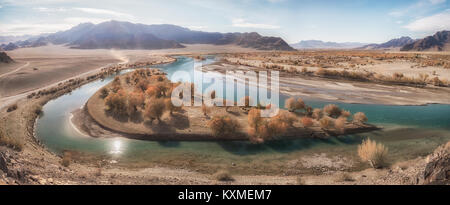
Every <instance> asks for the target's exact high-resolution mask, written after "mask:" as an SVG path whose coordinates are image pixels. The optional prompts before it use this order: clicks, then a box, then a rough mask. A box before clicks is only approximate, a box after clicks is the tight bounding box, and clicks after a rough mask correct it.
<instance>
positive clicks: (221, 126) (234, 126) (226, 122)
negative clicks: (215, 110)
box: [208, 115, 240, 137]
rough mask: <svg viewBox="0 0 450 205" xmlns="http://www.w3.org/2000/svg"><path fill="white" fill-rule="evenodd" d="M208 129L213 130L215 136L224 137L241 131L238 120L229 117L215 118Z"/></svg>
mask: <svg viewBox="0 0 450 205" xmlns="http://www.w3.org/2000/svg"><path fill="white" fill-rule="evenodd" d="M208 127H209V128H210V129H211V131H212V133H213V135H214V136H217V137H224V136H230V135H234V134H236V133H237V132H238V130H239V127H240V126H239V123H238V121H237V120H235V119H233V118H231V117H230V116H227V115H222V116H214V117H213V118H212V119H211V120H210V121H209V122H208Z"/></svg>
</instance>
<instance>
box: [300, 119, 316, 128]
mask: <svg viewBox="0 0 450 205" xmlns="http://www.w3.org/2000/svg"><path fill="white" fill-rule="evenodd" d="M300 121H301V122H302V125H303V127H311V126H312V125H313V124H314V123H313V121H312V119H311V118H309V117H302V118H301V119H300Z"/></svg>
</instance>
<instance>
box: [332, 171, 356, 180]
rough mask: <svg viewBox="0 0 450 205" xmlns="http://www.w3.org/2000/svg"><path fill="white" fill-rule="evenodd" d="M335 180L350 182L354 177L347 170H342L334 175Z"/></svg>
mask: <svg viewBox="0 0 450 205" xmlns="http://www.w3.org/2000/svg"><path fill="white" fill-rule="evenodd" d="M336 181H337V182H352V181H355V179H354V178H353V177H352V176H351V175H350V174H349V173H347V172H343V173H341V174H339V175H337V177H336Z"/></svg>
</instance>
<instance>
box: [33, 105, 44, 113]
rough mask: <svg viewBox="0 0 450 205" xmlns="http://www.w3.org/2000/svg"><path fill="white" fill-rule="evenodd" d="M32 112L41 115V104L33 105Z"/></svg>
mask: <svg viewBox="0 0 450 205" xmlns="http://www.w3.org/2000/svg"><path fill="white" fill-rule="evenodd" d="M33 112H34V114H36V115H41V114H42V112H43V111H42V105H35V106H34V108H33Z"/></svg>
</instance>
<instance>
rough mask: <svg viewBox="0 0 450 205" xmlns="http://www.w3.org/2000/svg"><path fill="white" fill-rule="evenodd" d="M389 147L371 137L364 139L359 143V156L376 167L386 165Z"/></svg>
mask: <svg viewBox="0 0 450 205" xmlns="http://www.w3.org/2000/svg"><path fill="white" fill-rule="evenodd" d="M387 154H388V149H387V148H386V147H385V146H384V145H383V144H380V143H377V142H375V141H372V140H370V139H367V140H364V141H363V142H362V144H361V145H358V156H359V157H360V158H361V159H362V160H363V161H368V162H369V164H370V166H372V167H373V168H375V169H378V168H382V167H383V166H385V165H386V164H385V161H386V157H387Z"/></svg>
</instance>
